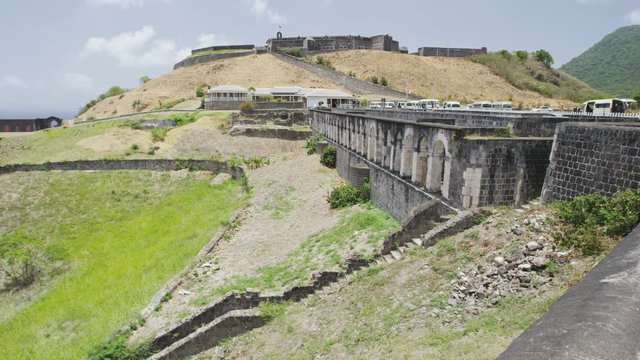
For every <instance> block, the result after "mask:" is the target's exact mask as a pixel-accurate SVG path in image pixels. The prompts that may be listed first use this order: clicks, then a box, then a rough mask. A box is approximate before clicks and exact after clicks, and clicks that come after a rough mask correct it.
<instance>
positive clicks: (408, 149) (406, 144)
mask: <svg viewBox="0 0 640 360" xmlns="http://www.w3.org/2000/svg"><path fill="white" fill-rule="evenodd" d="M413 138H414V134H413V127H411V126H406V127H405V128H404V134H403V137H402V156H401V158H400V176H402V177H411V173H412V172H413V169H412V165H413V150H414V149H413V143H414V141H413Z"/></svg>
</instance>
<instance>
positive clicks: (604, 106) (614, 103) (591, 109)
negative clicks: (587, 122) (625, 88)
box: [580, 99, 626, 115]
mask: <svg viewBox="0 0 640 360" xmlns="http://www.w3.org/2000/svg"><path fill="white" fill-rule="evenodd" d="M580 109H581V110H582V111H584V112H587V113H592V114H593V115H608V114H611V113H623V112H625V110H626V104H625V102H624V101H622V100H620V99H601V100H589V101H587V102H584V103H582V105H580Z"/></svg>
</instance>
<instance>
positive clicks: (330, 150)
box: [320, 146, 336, 169]
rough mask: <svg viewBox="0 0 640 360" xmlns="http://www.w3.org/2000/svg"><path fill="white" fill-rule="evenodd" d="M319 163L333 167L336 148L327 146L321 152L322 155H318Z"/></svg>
mask: <svg viewBox="0 0 640 360" xmlns="http://www.w3.org/2000/svg"><path fill="white" fill-rule="evenodd" d="M320 163H321V164H322V165H324V166H326V167H328V168H332V169H334V168H335V167H336V148H335V147H333V146H327V147H326V148H325V149H324V151H323V152H322V155H320Z"/></svg>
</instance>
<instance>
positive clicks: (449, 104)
mask: <svg viewBox="0 0 640 360" xmlns="http://www.w3.org/2000/svg"><path fill="white" fill-rule="evenodd" d="M444 108H445V109H460V103H459V102H457V101H447V102H445V103H444Z"/></svg>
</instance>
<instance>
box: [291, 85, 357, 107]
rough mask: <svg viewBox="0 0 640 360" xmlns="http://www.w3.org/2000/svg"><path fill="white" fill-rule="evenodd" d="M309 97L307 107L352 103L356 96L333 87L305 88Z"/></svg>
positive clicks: (306, 96)
mask: <svg viewBox="0 0 640 360" xmlns="http://www.w3.org/2000/svg"><path fill="white" fill-rule="evenodd" d="M302 92H304V94H303V95H304V97H305V98H306V99H307V108H314V107H320V106H326V107H330V108H335V107H340V106H344V105H351V104H352V103H353V102H354V101H356V98H355V97H353V96H352V95H349V94H346V93H343V92H342V91H339V90H333V89H303V90H302Z"/></svg>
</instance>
